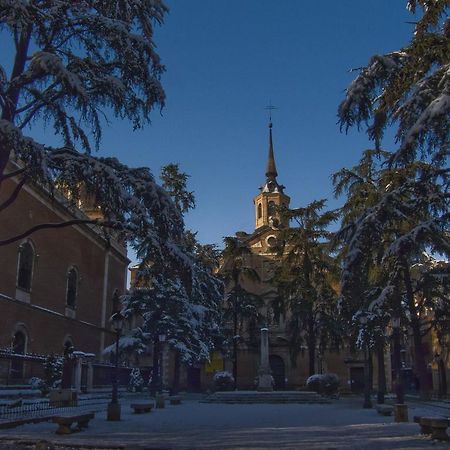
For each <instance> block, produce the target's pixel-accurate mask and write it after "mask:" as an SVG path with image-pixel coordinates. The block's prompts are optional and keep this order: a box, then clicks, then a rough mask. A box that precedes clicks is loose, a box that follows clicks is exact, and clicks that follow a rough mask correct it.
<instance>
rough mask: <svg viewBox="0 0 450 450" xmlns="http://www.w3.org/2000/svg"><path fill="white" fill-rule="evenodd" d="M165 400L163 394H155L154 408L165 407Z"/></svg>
mask: <svg viewBox="0 0 450 450" xmlns="http://www.w3.org/2000/svg"><path fill="white" fill-rule="evenodd" d="M165 406H166V402H165V399H164V395H163V394H156V398H155V408H158V409H162V408H165Z"/></svg>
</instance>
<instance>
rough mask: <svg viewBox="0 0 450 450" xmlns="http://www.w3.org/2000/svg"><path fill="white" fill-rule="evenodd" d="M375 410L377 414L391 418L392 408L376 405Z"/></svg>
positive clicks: (381, 404) (382, 404)
mask: <svg viewBox="0 0 450 450" xmlns="http://www.w3.org/2000/svg"><path fill="white" fill-rule="evenodd" d="M376 410H377V412H378V414H380V415H382V416H391V415H392V412H393V411H394V407H393V406H392V405H385V404H384V403H378V404H377V406H376Z"/></svg>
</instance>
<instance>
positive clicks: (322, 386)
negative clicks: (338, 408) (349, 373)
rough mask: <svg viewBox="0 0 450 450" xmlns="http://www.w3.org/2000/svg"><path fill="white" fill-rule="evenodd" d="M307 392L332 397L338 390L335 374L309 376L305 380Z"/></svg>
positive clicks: (337, 380)
mask: <svg viewBox="0 0 450 450" xmlns="http://www.w3.org/2000/svg"><path fill="white" fill-rule="evenodd" d="M306 386H307V388H308V390H310V391H314V392H317V393H318V394H322V395H334V394H336V393H337V391H338V388H339V378H338V376H337V375H336V374H335V373H323V374H314V375H311V376H310V377H309V378H308V379H307V380H306Z"/></svg>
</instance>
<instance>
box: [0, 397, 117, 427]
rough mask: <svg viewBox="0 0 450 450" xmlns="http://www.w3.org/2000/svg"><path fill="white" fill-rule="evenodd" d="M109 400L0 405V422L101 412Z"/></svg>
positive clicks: (101, 398) (44, 401)
mask: <svg viewBox="0 0 450 450" xmlns="http://www.w3.org/2000/svg"><path fill="white" fill-rule="evenodd" d="M110 400H111V399H110V397H109V396H96V397H89V398H81V399H78V400H77V401H73V402H67V401H61V402H50V401H49V400H48V399H39V400H26V401H25V400H18V401H15V402H9V403H0V422H5V421H6V422H13V421H18V420H23V419H34V418H39V417H48V416H56V415H61V414H67V413H71V412H77V413H79V412H87V411H89V412H91V411H92V412H95V411H103V410H106V407H107V404H108V403H109V402H110Z"/></svg>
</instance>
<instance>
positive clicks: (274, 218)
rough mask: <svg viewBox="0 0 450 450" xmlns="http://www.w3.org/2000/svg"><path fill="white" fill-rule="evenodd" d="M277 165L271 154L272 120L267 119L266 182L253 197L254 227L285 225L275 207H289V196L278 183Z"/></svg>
mask: <svg viewBox="0 0 450 450" xmlns="http://www.w3.org/2000/svg"><path fill="white" fill-rule="evenodd" d="M277 176H278V172H277V167H276V165H275V157H274V154H273V139H272V120H270V121H269V158H268V160H267V168H266V182H265V183H264V185H263V186H261V187H260V188H259V190H260V191H261V192H260V193H259V194H258V195H257V196H256V197H255V198H254V199H253V203H254V205H255V213H256V223H255V228H256V229H259V228H261V227H262V226H269V227H272V228H274V229H275V228H278V227H280V226H286V223H285V222H286V221H285V220H284V219H282V218H281V217H280V213H279V211H278V209H277V207H280V206H285V207H289V201H290V198H289V197H288V196H287V195H286V194H285V193H284V192H283V190H284V186H283V185H281V184H278V181H277Z"/></svg>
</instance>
